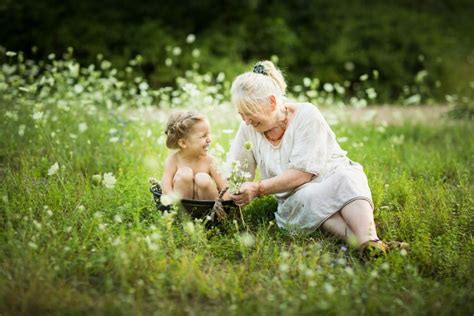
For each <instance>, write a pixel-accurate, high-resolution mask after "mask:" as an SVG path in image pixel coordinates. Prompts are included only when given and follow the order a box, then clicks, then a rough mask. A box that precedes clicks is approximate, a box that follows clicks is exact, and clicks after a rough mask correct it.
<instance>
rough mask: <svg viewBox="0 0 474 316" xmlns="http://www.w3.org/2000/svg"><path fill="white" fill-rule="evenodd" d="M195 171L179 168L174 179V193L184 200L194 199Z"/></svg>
mask: <svg viewBox="0 0 474 316" xmlns="http://www.w3.org/2000/svg"><path fill="white" fill-rule="evenodd" d="M193 177H194V176H193V170H192V169H191V168H188V167H182V168H179V169H178V170H177V171H176V174H175V175H174V178H173V191H175V192H176V193H179V194H180V195H181V197H182V198H183V199H192V198H193V191H194V183H193Z"/></svg>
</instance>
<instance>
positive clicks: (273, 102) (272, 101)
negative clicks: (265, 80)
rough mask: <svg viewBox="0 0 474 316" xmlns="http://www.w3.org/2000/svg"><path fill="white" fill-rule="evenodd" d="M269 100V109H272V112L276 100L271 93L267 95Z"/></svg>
mask: <svg viewBox="0 0 474 316" xmlns="http://www.w3.org/2000/svg"><path fill="white" fill-rule="evenodd" d="M268 98H269V100H270V109H272V112H273V111H275V109H276V106H277V101H276V98H275V96H274V95H271V96H269V97H268Z"/></svg>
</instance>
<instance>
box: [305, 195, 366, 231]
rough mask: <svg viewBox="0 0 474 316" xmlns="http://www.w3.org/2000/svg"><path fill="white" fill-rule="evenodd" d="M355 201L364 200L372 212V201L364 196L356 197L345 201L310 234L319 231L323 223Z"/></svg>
mask: <svg viewBox="0 0 474 316" xmlns="http://www.w3.org/2000/svg"><path fill="white" fill-rule="evenodd" d="M357 200H364V201H367V202H369V204H370V206H371V207H372V211H374V203H373V202H372V200H371V199H370V198H368V197H366V196H356V197H354V198H352V199H350V200H348V201H346V202H345V203H344V204H342V206H341V207H340V208H339V209H338V210H337V211H335V212H333V213H331V215H328V216H326V218H324V219H323V220H322V221H321V222H320V223H319V225H317V226H316V227H315V228H314V230H313V231H312V232H315V231H316V230H318V229H319V227H321V225H323V224H324V222H325V221H327V220H328V219H329V218H330V217H331V216H333V215H334V214H336V213H337V212H339V211H341V210H342V209H343V208H344V207H346V206H347V205H348V204H350V203H352V202H354V201H357Z"/></svg>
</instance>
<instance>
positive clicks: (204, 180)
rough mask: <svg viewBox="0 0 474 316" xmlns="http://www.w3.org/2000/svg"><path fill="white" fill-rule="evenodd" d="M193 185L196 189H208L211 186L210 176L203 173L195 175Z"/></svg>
mask: <svg viewBox="0 0 474 316" xmlns="http://www.w3.org/2000/svg"><path fill="white" fill-rule="evenodd" d="M194 184H195V185H196V187H197V188H198V189H209V188H212V186H213V181H212V179H211V176H210V175H208V174H207V173H204V172H198V173H196V176H195V177H194Z"/></svg>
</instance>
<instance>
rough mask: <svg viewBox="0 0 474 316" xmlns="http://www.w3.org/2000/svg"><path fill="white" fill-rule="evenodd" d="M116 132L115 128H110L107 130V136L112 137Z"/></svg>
mask: <svg viewBox="0 0 474 316" xmlns="http://www.w3.org/2000/svg"><path fill="white" fill-rule="evenodd" d="M117 132H118V131H117V129H116V128H111V129H109V134H111V135H113V134H115V133H117Z"/></svg>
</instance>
